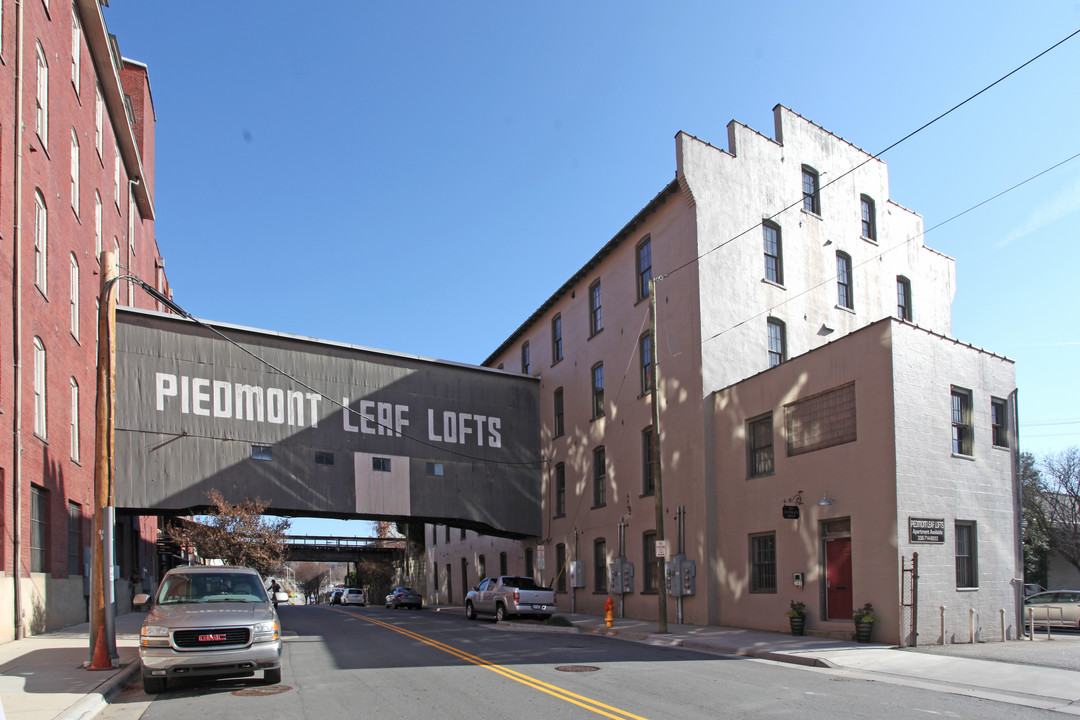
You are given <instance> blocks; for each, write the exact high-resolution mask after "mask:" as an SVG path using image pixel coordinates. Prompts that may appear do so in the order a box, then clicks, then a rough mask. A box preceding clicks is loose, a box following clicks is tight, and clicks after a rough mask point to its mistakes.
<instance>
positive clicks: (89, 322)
mask: <svg viewBox="0 0 1080 720" xmlns="http://www.w3.org/2000/svg"><path fill="white" fill-rule="evenodd" d="M0 97H2V98H3V101H2V102H0V237H2V239H3V244H4V247H5V251H4V252H3V253H2V254H0V286H2V288H3V290H2V291H0V292H2V293H3V296H4V298H5V300H4V301H3V304H2V305H0V356H2V357H4V358H5V359H6V360H5V361H4V362H3V363H2V364H0V530H2V540H0V608H2V609H3V610H2V611H0V642H4V641H7V640H11V639H12V638H15V637H21V636H22V635H25V634H34V633H38V632H42V631H44V630H47V629H52V628H56V627H62V626H64V625H69V624H72V623H75V622H80V621H83V620H85V619H86V617H87V602H86V596H87V593H88V589H89V583H88V582H87V581H86V577H87V576H88V571H87V568H88V567H89V563H90V551H89V548H90V538H91V523H92V519H93V509H94V432H95V430H94V419H95V382H96V357H97V334H98V333H97V308H98V296H99V288H100V273H99V262H100V260H99V258H100V253H101V251H102V250H105V251H111V252H114V253H116V256H117V261H118V263H119V265H120V266H121V270H120V272H121V275H123V274H132V275H136V276H138V277H139V278H142V279H143V280H145V281H146V282H148V283H150V284H152V285H154V286H155V287H156V288H157V289H158V290H159V291H161V292H162V293H163V294H165V295H167V296H168V295H170V291H169V287H168V282H167V280H166V277H165V271H164V262H163V260H162V258H161V256H160V252H159V250H158V245H157V241H156V240H155V237H154V123H155V118H154V105H153V98H152V96H151V94H150V82H149V77H148V74H147V69H146V67H145V66H144V65H141V64H139V63H137V62H132V61H130V60H125V59H122V58H121V56H120V53H119V47H118V45H117V43H116V38H114V37H113V36H111V35H110V34H109V32H108V29H107V28H106V26H105V22H104V19H103V17H102V14H101V8H100V5H99V2H98V0H74V2H72V0H29V1H24V2H20V3H16V2H13V0H0ZM113 292H115V293H117V296H116V297H117V302H118V304H120V305H126V306H136V307H142V308H154V309H160V308H158V307H157V304H156V303H155V301H154V300H153V299H152V298H151V297H150V296H148V295H147V294H146V293H144V292H142V291H141V290H139V289H138V288H136V287H135V286H133V285H132V284H130V283H128V282H125V281H120V282H118V283H116V285H115V286H114V289H113ZM115 536H116V562H117V565H118V574H119V579H118V581H117V583H116V586H117V602H118V604H123V603H126V602H127V601H128V599H129V598H130V594H131V591H132V589H133V587H134V586H135V585H136V584H138V586H139V588H140V589H141V588H142V586H143V584H144V583H145V584H147V585H149V584H150V583H151V582H152V581H153V580H154V578H152V577H150V576H152V575H153V574H154V573H156V558H155V547H154V541H155V539H156V521H155V520H154V519H153V518H136V517H120V518H118V521H117V528H116V532H115Z"/></svg>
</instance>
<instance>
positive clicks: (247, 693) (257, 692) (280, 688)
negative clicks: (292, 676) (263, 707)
mask: <svg viewBox="0 0 1080 720" xmlns="http://www.w3.org/2000/svg"><path fill="white" fill-rule="evenodd" d="M290 690H292V688H291V687H289V686H288V685H267V686H265V687H246V688H243V689H240V690H233V695H237V696H239V697H262V696H263V695H279V694H281V693H283V692H289V691H290Z"/></svg>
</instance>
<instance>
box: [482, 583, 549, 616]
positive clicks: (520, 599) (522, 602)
mask: <svg viewBox="0 0 1080 720" xmlns="http://www.w3.org/2000/svg"><path fill="white" fill-rule="evenodd" d="M555 610H556V608H555V591H554V590H552V589H551V588H544V587H540V586H539V585H537V584H536V583H535V582H534V581H533V579H532V578H529V577H519V576H517V575H499V576H496V577H489V578H484V579H483V580H481V581H480V584H479V585H477V586H476V587H474V588H473V589H472V590H470V591H469V594H468V595H466V596H465V617H467V618H469V619H470V620H475V619H476V616H477V615H479V614H481V613H483V614H486V615H494V616H495V619H496V620H507V619H509V618H512V617H515V616H519V615H520V616H528V617H533V618H536V619H538V620H546V619H548V618H549V617H551V614H552V613H554V612H555Z"/></svg>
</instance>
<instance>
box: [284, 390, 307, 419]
mask: <svg viewBox="0 0 1080 720" xmlns="http://www.w3.org/2000/svg"><path fill="white" fill-rule="evenodd" d="M285 404H286V405H287V406H288V410H289V424H290V425H303V424H304V393H302V392H301V391H299V390H288V391H286V393H285Z"/></svg>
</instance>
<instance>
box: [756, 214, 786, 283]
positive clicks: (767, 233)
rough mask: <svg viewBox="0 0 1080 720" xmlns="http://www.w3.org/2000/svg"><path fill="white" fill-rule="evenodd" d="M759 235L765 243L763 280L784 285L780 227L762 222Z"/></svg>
mask: <svg viewBox="0 0 1080 720" xmlns="http://www.w3.org/2000/svg"><path fill="white" fill-rule="evenodd" d="M761 234H762V237H763V239H764V241H765V279H766V280H768V281H769V282H774V283H776V284H777V285H783V284H784V255H783V247H782V246H781V240H780V226H779V225H777V224H776V223H771V222H763V223H762V224H761Z"/></svg>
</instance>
